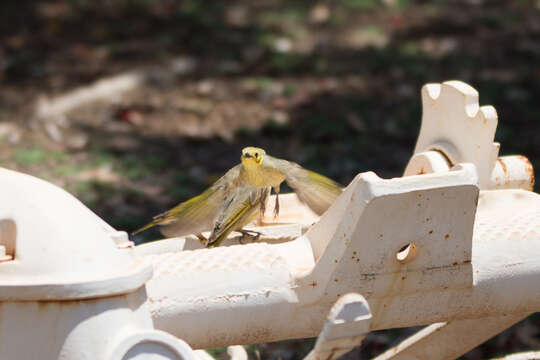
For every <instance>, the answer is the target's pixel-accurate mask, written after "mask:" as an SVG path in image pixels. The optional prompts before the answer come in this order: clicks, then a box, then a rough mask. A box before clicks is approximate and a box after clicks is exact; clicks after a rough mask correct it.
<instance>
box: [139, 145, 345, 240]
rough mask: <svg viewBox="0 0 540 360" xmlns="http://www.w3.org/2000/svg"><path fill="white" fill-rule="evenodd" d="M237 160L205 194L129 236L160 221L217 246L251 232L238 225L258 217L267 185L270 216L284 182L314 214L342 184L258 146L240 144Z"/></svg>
mask: <svg viewBox="0 0 540 360" xmlns="http://www.w3.org/2000/svg"><path fill="white" fill-rule="evenodd" d="M240 160H241V162H240V164H238V165H236V166H235V167H233V168H231V169H230V170H229V171H227V172H226V173H225V175H223V176H222V177H221V178H219V179H218V180H217V181H216V182H215V183H214V184H213V185H212V186H211V187H210V188H208V189H207V190H205V191H204V192H203V193H201V194H200V195H198V196H195V197H193V198H191V199H189V200H187V201H185V202H182V203H180V204H178V205H177V206H175V207H173V208H172V209H170V210H168V211H166V212H164V213H162V214H159V215H157V216H155V217H154V218H153V220H152V221H151V222H150V223H149V224H147V225H145V226H143V227H142V228H140V229H138V230H136V231H134V232H133V233H132V235H135V234H137V233H140V232H142V231H144V230H146V229H148V228H150V227H153V226H156V225H160V231H161V233H162V234H163V235H165V236H168V237H178V236H184V235H189V234H195V235H196V236H197V237H198V238H199V239H200V240H201V242H203V243H204V244H205V245H206V246H207V247H212V246H218V245H219V244H220V243H221V241H222V240H223V239H225V238H226V237H227V235H228V234H230V233H231V232H232V231H238V232H241V233H242V234H243V235H247V234H249V233H255V232H252V231H245V230H243V229H242V228H243V227H244V226H245V225H247V224H248V223H250V222H251V221H253V220H254V219H255V218H257V216H259V217H260V218H262V216H263V215H264V212H265V209H266V202H267V200H268V196H269V194H270V189H273V190H274V192H275V193H276V202H275V206H274V217H277V216H278V215H279V191H280V185H281V183H282V182H283V181H285V182H287V184H288V185H289V186H290V187H291V188H292V189H293V190H294V191H295V192H296V194H297V196H298V198H299V199H300V201H302V202H304V203H306V204H307V205H308V206H309V207H310V208H311V209H312V210H313V211H314V212H315V213H317V214H318V215H321V214H322V213H324V212H325V211H326V210H327V209H328V207H329V206H330V205H331V204H332V203H333V202H334V200H335V199H336V198H337V197H338V196H339V195H340V194H341V192H342V187H341V185H339V184H338V183H336V182H335V181H333V180H331V179H329V178H327V177H325V176H323V175H320V174H318V173H315V172H313V171H310V170H307V169H304V168H302V167H301V166H300V165H298V164H296V163H294V162H290V161H287V160H282V159H278V158H274V157H272V156H270V155H268V154H266V151H265V150H264V149H261V148H257V147H251V146H250V147H246V148H244V149H243V150H242V153H241V157H240ZM209 230H211V231H212V232H211V234H210V236H209V237H208V239H206V238H205V237H204V236H202V234H201V233H202V232H204V231H209Z"/></svg>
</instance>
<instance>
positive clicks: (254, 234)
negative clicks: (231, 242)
mask: <svg viewBox="0 0 540 360" xmlns="http://www.w3.org/2000/svg"><path fill="white" fill-rule="evenodd" d="M238 232H239V233H240V234H242V236H241V237H240V239H239V240H238V242H239V243H240V244H242V245H244V240H245V239H249V240H250V242H256V241H257V240H259V238H260V237H261V235H262V233H260V232H258V231H253V230H239V231H238Z"/></svg>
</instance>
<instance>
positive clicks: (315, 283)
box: [309, 281, 317, 287]
mask: <svg viewBox="0 0 540 360" xmlns="http://www.w3.org/2000/svg"><path fill="white" fill-rule="evenodd" d="M309 285H310V286H313V287H315V286H317V282H316V281H314V282H312V283H311V284H309Z"/></svg>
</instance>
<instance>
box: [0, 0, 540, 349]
mask: <svg viewBox="0 0 540 360" xmlns="http://www.w3.org/2000/svg"><path fill="white" fill-rule="evenodd" d="M539 60H540V5H539V4H538V2H537V1H513V2H506V1H487V0H467V1H465V0H463V1H448V2H447V1H412V0H343V1H320V2H313V1H281V0H275V1H268V0H260V1H251V2H250V1H245V0H237V1H227V2H220V1H204V2H203V1H196V0H185V1H172V0H137V1H134V0H133V1H129V0H97V1H86V0H64V1H62V0H51V1H22V2H21V1H13V0H3V1H2V2H0V84H1V86H0V164H1V165H2V166H3V167H7V168H11V169H16V170H19V171H23V172H26V173H30V174H33V175H36V176H39V177H41V178H45V179H47V180H49V181H52V182H53V183H56V184H58V185H60V186H62V187H64V188H66V189H68V190H69V191H71V192H72V193H74V194H75V195H76V196H77V197H78V198H80V199H81V200H82V201H83V202H84V203H85V204H87V205H88V206H89V207H90V208H91V209H92V210H94V211H95V212H96V213H98V214H99V215H100V216H101V217H103V218H104V219H105V220H106V221H107V222H109V223H110V224H112V225H113V226H115V227H116V228H118V229H123V230H126V231H131V230H134V229H135V228H137V227H139V226H141V225H142V224H143V223H145V222H146V221H147V220H149V219H150V218H151V216H152V215H155V214H157V213H159V212H161V211H163V210H166V209H167V208H169V207H171V206H173V205H175V204H176V203H178V202H180V201H182V200H185V199H187V198H189V197H191V196H193V195H196V194H197V193H198V192H200V191H201V190H203V189H204V188H205V187H207V186H208V185H209V184H211V183H212V182H213V181H214V180H216V179H217V178H218V177H219V176H220V175H221V174H223V173H224V172H225V171H226V170H227V169H228V168H230V167H232V166H233V165H235V164H236V163H237V162H238V161H239V153H240V149H241V148H243V147H244V146H248V145H256V146H259V147H263V148H265V149H266V150H267V152H269V153H271V154H272V155H275V156H279V157H283V158H286V159H289V160H293V161H295V162H298V163H300V164H302V165H303V166H305V167H307V168H310V169H313V170H315V171H318V172H321V173H323V174H325V175H327V176H329V177H332V178H334V179H336V180H337V181H339V182H341V183H342V184H347V183H348V182H349V181H350V180H351V179H352V178H353V177H354V176H355V175H356V174H357V173H359V172H363V171H375V172H376V173H377V174H378V175H379V176H381V177H394V176H400V175H401V173H402V171H403V169H404V167H405V165H406V163H407V161H408V159H409V157H410V156H411V154H412V151H413V149H414V144H415V141H416V136H417V134H418V130H419V126H420V119H421V104H420V89H421V87H422V85H424V84H426V83H429V82H441V81H445V80H452V79H458V80H462V81H465V82H467V83H469V84H470V85H472V86H473V87H475V88H476V89H477V90H478V91H479V94H480V103H481V105H488V104H491V105H493V106H495V108H496V109H497V113H498V116H499V126H498V129H497V134H496V141H499V142H500V143H501V154H502V155H508V154H522V155H525V156H527V157H528V158H529V159H530V161H531V162H532V163H533V166H534V167H535V168H538V167H540V146H539V145H540V132H539V129H540V121H538V120H537V119H538V115H537V113H538V109H539V106H538V101H537V99H538V98H539V96H540V67H539V66H538V64H539V63H540V62H539ZM120 75H122V76H123V78H121V79H120V78H119V76H120ZM119 79H120V80H119ZM126 79H128V80H126ZM97 81H101V83H99V84H101V85H103V84H105V83H106V86H105V87H107V89H105V90H103V88H99V87H98V86H94V87H92V85H93V84H94V85H95V84H96V82H97ZM104 81H105V83H104ZM115 81H116V82H115ZM122 81H124V82H122ZM120 83H122V84H124V85H121V86H119V85H118V84H120ZM126 84H127V85H126ZM96 88H98V90H99V91H97V92H98V94H97V95H96V94H93V95H92V94H90V95H89V93H91V91H88V90H89V89H94V90H95V89H96ZM81 89H83V90H81ZM84 90H86V93H84ZM100 92H101V94H102V95H103V92H105V93H106V95H105V96H99V93H100ZM83 93H84V94H83ZM74 94H75V95H77V96H78V97H77V96H74ZM81 94H83V95H81ZM69 95H71V96H72V97H71V101H72V102H73V101H75V102H77V101H80V99H81V98H84V96H86V97H87V99H91V100H88V101H87V100H84V101H80V103H76V104H73V103H72V104H71V105H70V107H69V108H66V109H67V110H66V111H61V112H58V111H53V110H54V104H56V105H58V103H55V102H54V99H58V98H59V97H63V96H64V97H65V96H69ZM92 96H94V97H93V98H92ZM74 99H75V100H74ZM77 99H78V100H77ZM536 189H537V190H538V187H536ZM158 236H159V235H158V234H157V233H156V232H151V231H150V232H148V233H146V234H144V236H142V237H139V238H137V239H136V240H137V241H138V242H141V241H147V240H153V239H156V238H158ZM538 320H539V318H538V316H536V315H535V316H531V317H529V318H528V319H527V320H525V321H523V322H521V323H520V324H518V325H517V326H515V327H513V328H511V329H509V330H507V331H505V332H503V333H502V334H500V335H498V336H497V337H496V338H494V339H492V340H490V341H488V342H487V343H486V344H484V345H482V346H481V347H479V348H477V349H475V350H473V351H471V352H470V353H469V354H467V355H465V356H464V357H463V358H464V359H484V358H489V357H493V356H496V355H499V354H507V353H510V352H516V351H520V350H529V349H540V335H539V330H538V326H539V323H538ZM411 332H412V329H405V330H391V331H384V332H375V333H373V334H370V335H369V336H368V338H367V339H366V340H365V341H364V343H363V345H362V347H361V348H360V349H358V350H355V351H354V352H352V353H351V354H349V355H347V356H346V357H345V358H348V359H364V358H366V359H367V358H369V357H372V356H374V355H377V354H378V353H380V352H382V351H383V350H385V349H387V348H388V347H389V346H391V345H392V344H395V343H396V341H399V340H400V339H402V338H403V337H404V336H406V335H407V334H410V333H411ZM312 345H313V340H294V341H287V342H280V343H273V344H260V345H256V346H251V347H250V352H251V355H252V356H253V357H254V358H256V357H258V356H260V357H261V358H263V359H299V358H301V357H302V355H303V354H305V353H307V351H309V349H310V348H311V347H312ZM216 352H217V353H220V352H222V350H220V349H217V350H216ZM257 354H258V355H257ZM220 356H222V355H220Z"/></svg>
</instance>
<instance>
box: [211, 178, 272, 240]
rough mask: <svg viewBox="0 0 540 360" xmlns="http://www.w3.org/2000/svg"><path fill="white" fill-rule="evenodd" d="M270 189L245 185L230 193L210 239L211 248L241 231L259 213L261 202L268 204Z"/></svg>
mask: <svg viewBox="0 0 540 360" xmlns="http://www.w3.org/2000/svg"><path fill="white" fill-rule="evenodd" d="M269 193H270V188H264V189H257V188H255V187H253V186H251V185H248V184H243V185H242V186H239V187H237V188H236V189H234V191H231V192H230V193H229V196H227V199H226V200H225V202H224V204H223V208H222V209H221V210H220V212H219V214H218V216H217V218H216V221H215V224H214V229H213V230H212V234H210V237H209V238H208V245H209V246H219V244H220V243H221V242H222V241H223V240H224V239H225V238H226V237H227V236H228V235H229V234H230V233H231V232H232V231H235V230H241V229H242V228H243V227H244V226H246V225H247V224H249V223H250V222H251V221H252V220H253V219H254V218H255V217H256V216H257V214H258V213H259V211H260V209H261V202H263V201H264V202H266V200H267V199H268V194H269Z"/></svg>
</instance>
